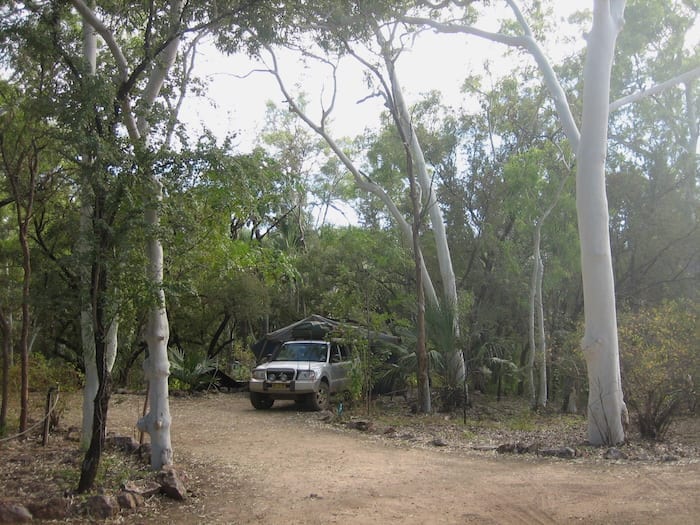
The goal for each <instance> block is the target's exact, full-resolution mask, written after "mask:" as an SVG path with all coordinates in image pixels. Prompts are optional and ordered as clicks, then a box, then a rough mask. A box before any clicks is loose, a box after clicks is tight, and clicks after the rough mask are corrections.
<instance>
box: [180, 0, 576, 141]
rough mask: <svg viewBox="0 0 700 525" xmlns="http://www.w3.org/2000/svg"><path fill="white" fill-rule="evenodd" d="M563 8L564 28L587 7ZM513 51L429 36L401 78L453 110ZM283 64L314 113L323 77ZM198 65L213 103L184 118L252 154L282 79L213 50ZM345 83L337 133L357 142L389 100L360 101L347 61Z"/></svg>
mask: <svg viewBox="0 0 700 525" xmlns="http://www.w3.org/2000/svg"><path fill="white" fill-rule="evenodd" d="M556 4H557V7H556V9H557V14H556V16H557V17H558V18H560V20H561V21H562V22H561V23H562V24H563V23H564V22H563V20H564V16H565V15H566V14H567V13H568V12H570V11H571V10H573V8H574V7H577V8H579V9H580V5H579V6H575V5H572V4H573V3H572V2H571V1H570V0H559V1H557V2H556ZM501 12H503V11H501ZM479 27H481V28H484V29H489V30H495V29H496V28H497V25H496V21H495V19H494V21H493V22H492V26H491V27H488V26H485V25H484V24H483V23H482V24H480V25H479ZM576 40H577V41H578V45H579V46H582V45H583V39H581V38H579V39H576ZM507 50H508V48H507V47H506V46H503V45H500V44H496V43H492V42H489V41H486V40H483V39H479V38H476V37H469V38H467V37H465V36H463V35H445V34H441V35H438V34H434V33H432V32H425V33H424V34H422V35H421V36H420V37H419V38H418V39H416V42H415V44H414V46H413V48H412V49H411V50H410V51H409V52H405V53H404V55H403V56H402V58H401V59H400V60H399V63H398V74H399V78H400V79H401V81H402V84H403V87H404V90H405V92H404V94H405V96H406V99H407V102H408V103H409V104H411V103H413V102H415V101H417V100H418V99H419V98H420V95H421V94H422V93H426V92H428V91H431V90H439V91H441V92H442V93H443V96H444V100H445V101H446V102H447V103H448V104H451V105H453V106H459V105H461V104H463V103H464V101H463V98H462V96H461V94H460V87H461V84H462V82H463V81H464V79H465V78H466V77H467V76H468V75H469V74H482V73H483V71H484V69H483V63H484V61H485V60H486V59H488V60H490V61H491V64H492V70H493V71H498V70H503V71H505V70H507V69H508V67H509V61H512V60H514V58H513V57H510V58H503V54H504V52H506V51H507ZM570 50H571V47H563V46H561V45H560V46H559V47H558V48H555V50H554V51H553V53H556V54H559V55H561V54H562V53H563V52H567V51H570ZM550 57H551V58H552V59H554V60H556V59H557V58H560V57H557V56H555V55H553V54H550ZM279 64H280V69H281V70H282V72H283V75H284V77H285V80H286V82H287V87H288V89H289V90H290V91H292V92H293V93H298V92H300V91H302V90H303V91H304V92H305V93H306V94H307V95H308V96H309V102H310V105H312V106H311V107H312V108H313V104H314V103H315V102H317V100H318V97H319V96H320V95H319V94H320V93H322V87H323V83H324V78H323V73H321V72H319V71H317V70H309V69H305V68H303V67H302V66H300V65H299V63H298V62H296V61H295V59H294V57H293V56H291V55H290V54H285V55H281V57H280V60H279ZM196 67H197V69H196V71H197V74H198V75H200V76H203V77H205V78H207V79H208V80H209V82H210V84H209V94H208V99H202V98H190V99H189V100H188V103H187V104H186V105H185V106H184V107H183V109H182V114H181V117H182V118H183V120H184V121H185V122H190V123H192V124H191V125H192V126H193V129H192V132H193V133H194V134H196V133H197V132H198V131H199V130H200V129H201V123H202V122H204V123H206V125H207V126H208V127H209V128H210V129H212V130H213V131H214V132H215V133H216V134H217V136H223V135H224V134H225V133H226V132H227V131H236V132H238V133H239V137H240V140H239V147H240V149H241V151H247V150H249V149H250V148H251V146H252V145H254V144H255V142H256V138H257V136H258V134H259V131H260V129H261V128H262V125H263V123H264V119H265V105H266V103H267V102H268V101H272V102H274V103H276V104H278V105H280V106H281V105H282V95H281V94H280V92H279V88H278V86H277V84H276V82H275V80H274V78H273V77H272V75H270V74H265V73H254V74H252V75H250V76H248V77H246V78H240V77H242V76H244V75H246V74H247V73H248V72H250V71H252V70H254V69H256V68H259V67H260V66H259V65H256V64H255V63H254V62H252V61H251V60H250V59H248V58H247V57H245V56H242V55H237V56H233V57H224V56H221V55H219V54H218V53H217V52H216V51H215V50H213V48H211V47H206V48H204V47H203V48H202V51H200V56H199V57H198V61H197V66H196ZM339 77H340V82H339V91H338V100H337V102H336V109H335V111H334V113H333V129H334V132H335V135H336V136H355V135H359V134H360V133H361V132H362V131H363V130H364V129H365V128H367V127H375V126H377V125H378V116H379V114H380V112H381V111H382V103H381V101H380V100H379V99H377V98H374V99H370V100H367V101H364V102H362V103H361V104H358V100H360V99H362V98H364V97H366V96H367V94H368V91H367V88H366V87H365V86H364V84H363V73H362V71H361V69H360V67H359V65H358V64H357V63H356V62H355V61H354V60H353V59H349V58H348V59H346V60H344V62H343V63H342V65H341V68H340V69H339ZM295 85H298V86H300V87H299V88H297V87H295ZM326 86H328V84H326ZM328 92H329V88H328V87H326V90H325V93H328ZM316 107H317V106H316ZM311 114H312V117H315V116H316V115H317V114H318V111H316V112H314V111H313V109H312V111H311Z"/></svg>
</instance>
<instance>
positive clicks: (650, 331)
mask: <svg viewBox="0 0 700 525" xmlns="http://www.w3.org/2000/svg"><path fill="white" fill-rule="evenodd" d="M699 313H700V310H699V308H698V305H697V304H696V303H691V302H687V301H684V302H683V301H678V302H670V301H669V302H665V303H663V304H661V305H658V306H651V307H645V308H642V309H640V310H638V311H634V312H633V311H626V312H623V313H622V314H621V315H620V317H619V340H620V354H621V360H622V378H623V388H624V391H625V398H626V401H627V404H628V405H629V406H630V408H631V409H632V410H633V411H634V413H635V414H636V416H637V424H638V425H639V431H640V433H641V435H642V436H644V437H648V438H653V439H662V438H663V437H664V434H665V433H666V431H667V430H668V427H669V425H670V424H671V422H672V420H673V418H674V416H675V415H676V414H677V413H678V411H679V410H680V409H681V407H682V405H683V403H688V405H690V406H695V404H696V403H697V392H696V391H695V388H694V384H695V382H696V381H697V380H698V378H699V377H700V355H698V352H697V343H698V341H700V322H699V321H700V319H699V315H698V314H699Z"/></svg>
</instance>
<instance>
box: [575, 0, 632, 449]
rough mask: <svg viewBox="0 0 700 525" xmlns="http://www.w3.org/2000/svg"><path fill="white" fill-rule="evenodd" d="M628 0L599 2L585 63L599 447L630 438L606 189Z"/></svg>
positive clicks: (590, 307) (584, 252) (581, 161)
mask: <svg viewBox="0 0 700 525" xmlns="http://www.w3.org/2000/svg"><path fill="white" fill-rule="evenodd" d="M624 5H625V2H624V0H617V1H616V0H608V1H604V0H596V1H595V3H594V12H593V26H592V29H591V32H590V34H589V35H588V47H587V53H586V62H585V66H584V82H583V119H582V123H581V139H580V142H579V147H578V151H577V154H576V158H577V170H576V210H577V214H578V226H579V238H580V242H581V272H582V276H583V297H584V315H585V333H584V336H583V341H582V347H583V352H584V355H585V358H586V365H587V369H588V383H589V385H588V388H589V395H588V439H589V441H590V442H591V443H592V444H594V445H602V444H617V443H621V442H623V441H624V439H625V432H624V427H623V417H624V416H626V408H625V404H624V401H623V395H622V384H621V378H620V358H619V349H618V341H617V315H616V309H615V286H614V282H613V270H612V256H611V250H610V234H609V229H608V222H609V217H608V200H607V194H606V190H605V157H606V153H607V136H608V108H609V96H610V75H611V69H612V62H613V53H614V49H615V41H616V39H617V35H618V33H619V31H620V29H621V28H622V24H623V20H622V16H623V13H624Z"/></svg>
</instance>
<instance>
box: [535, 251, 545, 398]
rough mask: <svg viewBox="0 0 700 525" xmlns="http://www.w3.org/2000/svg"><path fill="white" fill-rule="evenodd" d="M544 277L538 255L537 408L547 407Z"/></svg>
mask: <svg viewBox="0 0 700 525" xmlns="http://www.w3.org/2000/svg"><path fill="white" fill-rule="evenodd" d="M543 277H544V263H543V262H542V257H541V256H540V254H539V253H538V257H537V301H536V303H537V318H538V319H537V322H538V328H539V347H540V348H539V353H540V359H541V361H540V388H539V395H538V396H537V407H538V408H544V407H546V406H547V340H546V338H545V333H544V305H543V304H542V279H543Z"/></svg>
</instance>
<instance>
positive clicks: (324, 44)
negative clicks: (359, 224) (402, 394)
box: [267, 2, 464, 410]
mask: <svg viewBox="0 0 700 525" xmlns="http://www.w3.org/2000/svg"><path fill="white" fill-rule="evenodd" d="M395 7H397V6H396V5H391V3H388V4H386V5H385V4H383V3H379V4H377V5H373V6H372V7H371V8H369V7H368V6H366V5H364V4H353V3H349V4H338V3H335V2H331V3H329V4H318V5H314V6H307V9H306V10H300V12H299V14H298V16H297V18H296V20H298V22H296V23H298V25H299V26H300V27H301V28H302V29H303V30H304V31H305V32H304V33H303V35H302V37H301V38H300V39H299V40H296V41H294V42H290V41H287V42H286V45H287V46H288V47H293V48H296V49H299V50H302V52H303V53H304V54H305V55H306V56H308V57H314V55H313V53H312V52H308V53H307V52H306V51H303V50H304V48H305V45H306V44H305V41H304V38H306V39H308V38H309V37H310V36H311V37H313V38H314V39H315V40H316V41H317V42H320V43H321V48H322V51H321V52H322V53H325V55H324V56H321V57H318V56H316V57H315V58H316V59H319V60H320V61H321V62H322V63H323V64H325V65H326V66H328V67H329V70H330V72H331V76H332V78H333V85H332V87H331V95H330V96H329V98H328V99H327V100H324V101H322V102H321V105H322V108H321V116H320V118H319V119H318V120H314V119H313V118H312V117H311V116H310V115H309V113H307V112H306V111H305V110H304V108H303V107H302V106H300V105H299V104H298V103H297V101H296V100H295V97H294V96H293V95H292V94H291V93H290V92H289V90H288V89H287V87H286V85H285V83H284V79H283V77H284V75H283V73H282V72H281V70H280V66H279V63H278V60H277V56H276V55H275V52H274V51H273V49H272V47H270V46H268V47H267V50H268V53H269V56H270V61H271V63H270V65H269V68H268V71H269V72H271V73H272V74H273V75H274V76H275V78H276V79H277V82H278V84H279V86H280V90H281V91H282V94H283V96H284V97H285V100H286V102H287V103H288V105H289V107H290V109H291V110H292V111H293V112H295V113H296V114H297V115H299V117H300V118H301V119H302V120H304V121H305V122H306V124H307V125H309V126H310V127H311V128H312V129H313V130H314V131H315V132H316V133H318V134H319V135H320V136H321V137H323V139H324V140H325V141H326V142H327V143H328V145H329V147H330V148H331V150H333V152H334V153H335V154H336V155H337V156H338V158H339V159H340V161H341V162H342V163H343V165H344V166H345V168H346V169H347V170H348V171H349V172H350V173H351V174H352V176H353V178H354V180H355V183H356V185H357V186H358V187H359V188H361V189H362V190H364V191H367V192H371V193H372V194H374V195H375V196H376V197H377V198H378V199H380V200H381V201H382V203H383V204H384V205H385V206H386V207H387V208H388V210H389V212H390V215H391V217H392V219H393V220H394V221H395V223H396V224H397V225H398V227H399V229H400V230H401V231H402V233H403V235H404V237H405V238H406V242H407V243H410V244H412V245H413V246H414V257H415V258H416V263H417V265H418V266H417V267H418V271H419V275H417V276H416V279H417V281H418V282H419V283H421V284H420V285H419V288H420V289H419V290H417V293H418V295H419V296H420V295H422V294H423V293H425V294H426V297H427V301H429V302H430V303H432V304H438V303H439V302H440V301H439V300H438V295H437V293H436V292H435V288H434V286H433V279H432V278H431V276H430V274H429V272H428V270H427V268H426V265H425V262H424V260H423V255H422V253H421V247H420V243H419V242H418V241H419V237H420V231H421V230H422V228H423V225H422V222H423V216H424V215H425V216H426V217H430V227H431V230H432V235H433V241H434V243H435V250H436V254H437V261H438V265H439V272H440V280H441V283H442V285H443V294H442V295H443V301H444V306H445V309H446V311H451V312H455V315H454V318H453V325H454V329H455V331H457V330H458V324H457V322H456V319H457V316H456V309H457V305H458V301H457V288H456V281H455V276H454V271H453V267H452V260H451V256H450V251H449V245H448V243H447V234H446V231H445V226H444V220H443V217H442V211H441V209H440V206H438V204H437V199H436V192H435V188H434V187H433V185H432V178H431V174H430V167H429V166H428V164H427V163H426V160H425V156H424V152H423V149H422V146H421V143H420V141H419V139H418V136H417V133H416V131H415V129H414V126H413V122H412V117H411V114H410V111H409V107H408V105H407V103H406V101H405V99H404V95H403V91H402V86H401V84H400V80H399V76H398V73H397V64H396V62H397V60H398V58H399V56H400V55H401V52H402V50H403V47H404V45H403V43H402V42H403V40H402V38H403V37H405V36H406V35H404V34H403V33H404V32H405V29H404V27H403V25H402V24H401V23H398V22H396V21H395V20H396V14H391V11H392V10H393V9H394V8H395ZM398 7H399V9H400V8H401V6H398ZM392 19H393V20H394V21H393V22H392V21H391V20H392ZM387 20H388V21H387ZM341 56H350V57H352V58H354V59H355V60H356V61H357V62H358V63H359V64H360V66H361V67H362V68H363V70H364V71H365V74H366V75H367V77H368V79H370V82H371V83H372V86H373V93H371V94H370V96H379V97H381V98H382V100H383V101H384V103H385V105H386V106H387V108H388V114H389V115H390V116H391V120H392V122H393V125H394V127H395V131H396V133H397V135H398V136H399V137H400V141H401V144H402V147H403V150H404V155H405V158H406V161H405V166H404V173H403V175H404V176H405V180H406V187H407V189H408V192H409V194H410V195H411V200H410V202H411V203H412V205H411V207H412V211H411V213H410V216H411V219H410V221H409V220H407V219H406V218H405V216H404V214H403V213H402V211H401V210H400V209H399V207H398V206H397V204H396V202H395V201H394V200H393V199H392V198H391V196H390V195H389V194H388V193H387V191H386V190H385V189H384V188H383V187H382V186H381V185H379V184H378V183H377V182H376V181H374V180H373V179H372V178H371V177H370V176H368V175H366V174H365V173H364V172H363V171H362V169H361V167H360V165H359V164H358V163H357V162H354V161H353V160H352V159H351V157H350V156H349V154H348V152H347V151H346V150H344V149H343V148H341V146H340V144H339V143H338V142H337V141H336V140H335V139H334V138H333V136H332V133H331V130H330V127H329V122H330V118H331V117H332V112H333V108H334V104H335V96H336V93H337V89H338V85H337V83H336V80H337V77H336V74H337V62H338V60H339V59H340V57H341ZM417 302H418V325H423V324H424V315H425V307H424V305H423V304H422V303H423V301H422V300H420V298H419V300H418V301H417ZM419 331H420V330H419ZM421 342H422V338H420V337H419V346H420V343H421ZM424 354H425V352H424V350H421V351H419V363H420V367H421V370H422V371H421V374H420V376H421V379H420V382H421V390H422V392H423V394H422V395H423V397H424V398H425V397H426V396H428V391H427V359H425V355H424ZM420 356H422V357H420ZM450 361H451V363H452V366H453V367H454V368H455V370H457V371H458V373H457V374H456V377H457V378H458V381H459V378H463V377H464V360H463V357H462V354H461V352H460V351H454V353H453V354H452V356H451V357H450ZM422 405H423V408H422V409H423V410H429V401H428V400H427V399H426V400H425V402H422Z"/></svg>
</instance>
